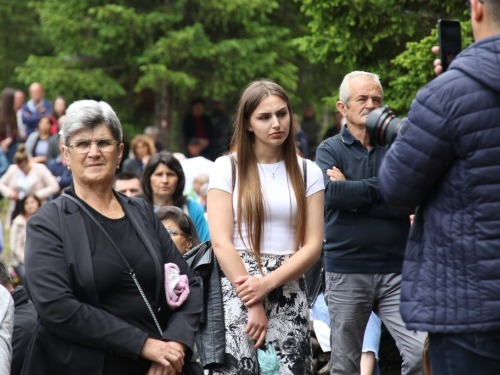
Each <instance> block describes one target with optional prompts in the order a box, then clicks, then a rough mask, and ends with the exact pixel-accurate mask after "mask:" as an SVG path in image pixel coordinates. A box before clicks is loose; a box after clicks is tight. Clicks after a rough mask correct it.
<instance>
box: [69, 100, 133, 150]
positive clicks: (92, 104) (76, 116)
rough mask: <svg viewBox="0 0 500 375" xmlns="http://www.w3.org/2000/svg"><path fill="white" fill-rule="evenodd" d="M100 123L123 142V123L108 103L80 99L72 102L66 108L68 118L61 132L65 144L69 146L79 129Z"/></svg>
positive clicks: (116, 138)
mask: <svg viewBox="0 0 500 375" xmlns="http://www.w3.org/2000/svg"><path fill="white" fill-rule="evenodd" d="M100 124H105V125H106V126H107V127H108V128H109V129H110V130H111V133H112V134H113V137H114V138H115V140H116V141H118V142H119V143H121V142H122V137H123V132H122V125H121V124H120V120H118V117H117V116H116V113H115V111H113V108H111V106H110V105H109V104H108V103H106V102H97V101H95V100H79V101H77V102H74V103H73V104H71V105H70V106H69V107H68V109H67V110H66V118H65V119H64V125H63V127H62V129H61V131H60V134H61V136H62V137H64V143H65V145H66V146H68V147H69V141H70V139H71V137H72V136H73V134H75V133H76V132H77V131H79V130H81V129H92V128H93V127H94V126H97V125H100Z"/></svg>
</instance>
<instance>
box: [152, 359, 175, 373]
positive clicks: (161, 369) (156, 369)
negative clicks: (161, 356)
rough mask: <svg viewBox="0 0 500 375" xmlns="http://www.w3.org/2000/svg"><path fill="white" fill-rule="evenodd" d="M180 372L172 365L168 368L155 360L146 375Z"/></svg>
mask: <svg viewBox="0 0 500 375" xmlns="http://www.w3.org/2000/svg"><path fill="white" fill-rule="evenodd" d="M177 374H179V373H178V372H177V371H176V370H175V369H173V368H172V367H170V368H166V367H165V366H163V365H160V364H159V363H156V362H153V363H151V367H150V368H149V371H148V372H147V374H146V375H177Z"/></svg>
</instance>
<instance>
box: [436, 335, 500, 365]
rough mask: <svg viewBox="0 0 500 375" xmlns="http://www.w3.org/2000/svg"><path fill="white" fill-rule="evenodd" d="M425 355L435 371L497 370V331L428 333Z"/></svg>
mask: <svg viewBox="0 0 500 375" xmlns="http://www.w3.org/2000/svg"><path fill="white" fill-rule="evenodd" d="M429 357H430V360H431V367H432V373H433V374H437V375H461V374H463V375H465V374H467V375H470V374H474V375H491V374H500V331H493V332H475V333H462V334H438V333H429Z"/></svg>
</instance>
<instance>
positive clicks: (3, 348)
mask: <svg viewBox="0 0 500 375" xmlns="http://www.w3.org/2000/svg"><path fill="white" fill-rule="evenodd" d="M0 288H3V287H2V286H0ZM13 326H14V301H13V300H12V297H11V296H10V293H9V292H8V291H7V290H6V289H5V288H3V289H2V290H0V373H1V374H10V362H11V360H12V328H13Z"/></svg>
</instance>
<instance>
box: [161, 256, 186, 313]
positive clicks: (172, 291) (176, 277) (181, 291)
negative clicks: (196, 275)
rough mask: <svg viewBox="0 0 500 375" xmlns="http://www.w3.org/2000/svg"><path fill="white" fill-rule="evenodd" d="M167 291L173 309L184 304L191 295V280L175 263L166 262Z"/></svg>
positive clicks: (168, 301) (169, 303)
mask: <svg viewBox="0 0 500 375" xmlns="http://www.w3.org/2000/svg"><path fill="white" fill-rule="evenodd" d="M165 292H166V294H167V303H168V305H169V306H170V309H171V310H175V309H176V308H178V307H179V306H180V305H182V303H183V302H184V301H185V300H186V298H187V297H188V295H189V280H188V278H187V276H186V275H181V274H180V271H179V267H177V264H175V263H166V264H165Z"/></svg>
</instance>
